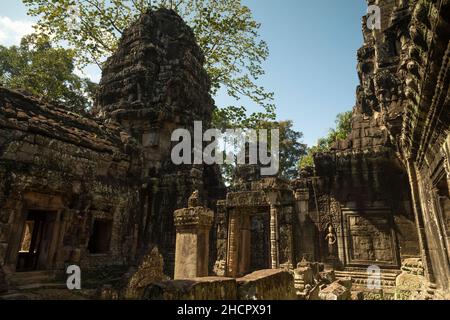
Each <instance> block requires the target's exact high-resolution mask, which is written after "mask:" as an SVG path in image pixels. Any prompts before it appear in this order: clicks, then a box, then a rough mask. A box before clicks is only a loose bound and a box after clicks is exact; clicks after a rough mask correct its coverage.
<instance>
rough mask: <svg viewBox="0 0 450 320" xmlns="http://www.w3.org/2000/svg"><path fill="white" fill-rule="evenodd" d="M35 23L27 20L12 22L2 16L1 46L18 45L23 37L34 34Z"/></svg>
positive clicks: (0, 22)
mask: <svg viewBox="0 0 450 320" xmlns="http://www.w3.org/2000/svg"><path fill="white" fill-rule="evenodd" d="M33 31H34V29H33V23H32V22H31V21H25V20H12V19H11V18H9V17H5V16H0V44H1V45H4V46H12V45H18V44H19V43H20V39H22V37H23V36H25V35H27V34H30V33H33Z"/></svg>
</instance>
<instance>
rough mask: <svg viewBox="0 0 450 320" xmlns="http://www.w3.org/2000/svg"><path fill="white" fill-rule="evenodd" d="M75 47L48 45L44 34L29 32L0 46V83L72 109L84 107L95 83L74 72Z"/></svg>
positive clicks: (93, 89) (90, 101)
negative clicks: (9, 44)
mask: <svg viewBox="0 0 450 320" xmlns="http://www.w3.org/2000/svg"><path fill="white" fill-rule="evenodd" d="M75 54H76V53H75V51H74V50H70V49H63V48H54V47H52V45H51V43H50V41H49V39H48V37H45V36H44V37H41V36H36V35H29V36H26V37H24V38H23V39H22V41H21V44H20V45H19V46H12V47H9V48H7V47H4V46H0V84H1V85H3V86H5V87H7V88H11V89H23V90H26V91H28V92H30V93H31V94H33V95H35V96H40V97H41V98H42V99H43V100H44V101H47V102H54V103H60V104H64V105H65V106H66V107H67V108H69V109H71V110H73V111H80V110H85V109H87V108H88V107H89V106H90V105H91V103H92V99H93V95H94V92H95V89H96V85H95V84H93V83H92V82H91V81H89V80H87V79H82V78H80V77H79V76H77V75H76V74H75V73H74V70H75V65H74V63H73V61H74V56H75Z"/></svg>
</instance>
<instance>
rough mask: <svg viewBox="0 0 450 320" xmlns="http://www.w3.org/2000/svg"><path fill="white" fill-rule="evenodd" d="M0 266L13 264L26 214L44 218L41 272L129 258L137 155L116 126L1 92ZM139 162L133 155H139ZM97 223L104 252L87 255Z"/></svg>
mask: <svg viewBox="0 0 450 320" xmlns="http://www.w3.org/2000/svg"><path fill="white" fill-rule="evenodd" d="M0 145H1V148H0V217H1V219H0V230H1V232H0V264H2V265H5V267H6V268H7V270H8V272H14V271H15V269H16V266H17V259H18V251H19V249H20V248H19V245H20V242H21V240H22V238H21V237H22V234H23V231H22V230H23V227H24V224H25V220H26V219H27V215H28V213H29V212H30V210H40V211H42V212H47V213H48V216H47V218H46V219H47V220H48V221H47V228H49V230H50V231H48V232H47V234H46V238H45V239H44V240H43V241H44V242H45V241H46V242H47V243H44V242H42V246H43V247H41V250H44V251H47V252H48V256H47V258H46V261H45V262H44V261H41V264H42V268H45V269H59V268H61V267H63V266H64V263H66V262H69V261H71V262H74V263H77V264H81V265H83V266H88V267H91V266H94V265H96V264H97V263H100V264H104V265H108V264H109V265H111V264H126V263H128V262H130V261H132V260H133V259H134V254H135V250H133V248H134V240H135V239H133V226H134V222H133V219H134V213H135V210H136V202H134V203H133V201H135V200H136V198H135V196H136V194H135V192H134V191H133V184H134V182H133V176H136V175H137V174H138V173H137V171H136V168H137V165H139V163H138V162H136V161H135V160H133V159H132V157H133V156H134V155H136V154H138V153H139V148H138V147H137V145H136V144H135V142H134V141H133V139H132V138H131V137H130V136H129V135H128V134H127V133H126V132H124V131H122V130H121V129H120V128H119V127H117V126H113V125H104V124H102V123H101V122H98V121H95V120H93V119H91V118H89V117H87V116H81V115H77V114H73V113H70V112H67V111H66V110H64V109H62V108H60V107H57V106H51V105H44V104H42V103H40V102H39V101H37V100H35V99H32V98H29V97H26V96H23V95H22V94H20V93H17V92H13V91H10V90H6V89H3V88H0ZM136 158H138V157H136ZM94 220H102V221H109V222H110V225H111V230H110V232H111V240H110V246H109V249H108V250H106V251H105V252H102V254H101V255H95V254H91V253H90V252H89V250H88V244H89V240H90V236H91V234H92V232H93V230H92V228H93V226H94Z"/></svg>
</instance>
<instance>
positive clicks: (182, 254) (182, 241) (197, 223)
mask: <svg viewBox="0 0 450 320" xmlns="http://www.w3.org/2000/svg"><path fill="white" fill-rule="evenodd" d="M191 199H192V197H191ZM191 199H190V201H189V202H190V203H189V208H185V209H180V210H176V211H175V213H174V220H175V221H174V222H175V227H176V232H177V237H176V248H175V275H174V279H189V278H197V277H206V276H208V261H209V231H210V229H211V226H212V223H213V219H214V212H213V211H212V210H210V209H208V208H205V207H203V206H199V204H198V203H195V201H191Z"/></svg>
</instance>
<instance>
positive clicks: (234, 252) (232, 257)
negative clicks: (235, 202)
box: [226, 209, 240, 277]
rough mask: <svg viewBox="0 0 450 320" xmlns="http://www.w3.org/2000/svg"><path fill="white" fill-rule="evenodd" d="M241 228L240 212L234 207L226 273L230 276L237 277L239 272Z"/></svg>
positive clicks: (229, 225)
mask: <svg viewBox="0 0 450 320" xmlns="http://www.w3.org/2000/svg"><path fill="white" fill-rule="evenodd" d="M239 230H240V228H239V213H238V212H237V211H236V209H232V210H231V211H230V216H229V224H228V250H227V251H228V252H227V270H226V274H227V276H229V277H235V276H236V275H237V272H238V270H237V268H238V240H239V239H238V238H239V235H240V231H239Z"/></svg>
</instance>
